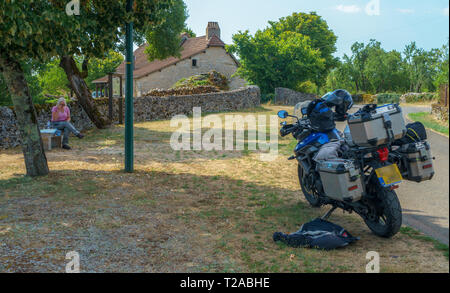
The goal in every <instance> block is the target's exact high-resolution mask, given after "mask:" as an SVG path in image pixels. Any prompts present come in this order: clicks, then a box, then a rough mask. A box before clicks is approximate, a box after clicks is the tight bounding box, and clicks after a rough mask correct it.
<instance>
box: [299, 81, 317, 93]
mask: <svg viewBox="0 0 450 293" xmlns="http://www.w3.org/2000/svg"><path fill="white" fill-rule="evenodd" d="M295 90H296V91H297V92H300V93H304V94H316V93H317V85H316V84H315V83H314V82H312V81H309V80H307V81H305V82H302V83H300V84H299V85H298V86H297V87H296V88H295Z"/></svg>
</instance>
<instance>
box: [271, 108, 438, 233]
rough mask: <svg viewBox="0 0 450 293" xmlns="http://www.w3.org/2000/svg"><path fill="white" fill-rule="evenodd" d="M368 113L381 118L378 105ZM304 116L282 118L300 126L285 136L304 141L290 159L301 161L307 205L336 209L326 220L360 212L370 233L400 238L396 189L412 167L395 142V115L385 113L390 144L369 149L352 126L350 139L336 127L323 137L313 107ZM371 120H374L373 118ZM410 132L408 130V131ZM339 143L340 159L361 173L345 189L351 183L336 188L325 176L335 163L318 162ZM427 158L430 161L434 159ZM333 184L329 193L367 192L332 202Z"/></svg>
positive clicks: (293, 126) (372, 145)
mask: <svg viewBox="0 0 450 293" xmlns="http://www.w3.org/2000/svg"><path fill="white" fill-rule="evenodd" d="M352 105H353V104H351V106H352ZM351 106H350V107H351ZM386 107H387V106H386ZM389 107H391V108H392V107H394V108H395V109H397V110H399V112H400V115H401V108H400V107H399V106H398V105H390V106H389ZM365 108H366V110H367V112H370V111H372V113H375V112H376V111H377V110H376V109H377V107H376V105H368V106H366V107H365ZM391 108H389V109H391ZM386 109H387V108H386ZM346 111H347V109H346ZM374 111H375V112H374ZM382 111H385V110H382ZM321 112H324V111H321ZM301 114H302V116H303V117H302V118H299V117H296V116H292V115H289V113H288V112H286V111H280V112H279V113H278V116H279V117H280V118H281V119H287V118H288V117H291V118H294V121H295V122H294V123H293V124H287V123H286V122H283V123H282V128H281V130H280V134H281V136H282V137H285V136H287V135H289V134H292V135H293V137H294V138H295V139H296V140H297V141H298V144H297V146H296V147H295V150H294V155H293V156H292V157H290V158H289V160H297V162H298V178H299V181H300V186H301V189H302V191H303V194H304V196H305V198H306V200H307V201H308V202H309V203H310V204H311V205H312V206H313V207H321V206H324V205H331V206H332V209H331V210H330V211H329V212H328V213H326V214H325V215H324V216H323V219H325V220H326V219H328V218H329V217H330V216H331V214H332V213H333V212H334V211H335V210H336V209H337V208H341V209H343V210H344V211H347V212H349V213H352V212H356V213H357V214H358V215H360V216H361V217H362V218H363V220H364V221H365V223H366V224H367V226H368V227H369V228H370V230H371V231H372V232H373V233H374V234H376V235H378V236H380V237H386V238H390V237H392V236H394V235H396V234H397V233H398V232H399V230H400V228H401V226H402V208H401V205H400V202H399V199H398V196H397V194H396V192H395V190H396V189H397V188H398V184H399V183H400V182H401V181H402V180H403V178H402V175H403V177H407V172H408V170H409V169H410V168H409V167H408V166H407V164H408V162H407V161H405V160H404V157H405V155H404V153H401V152H399V150H398V149H399V147H398V146H395V143H394V141H395V138H394V135H392V133H393V132H392V121H391V119H390V118H389V116H388V115H385V114H383V115H382V118H383V119H381V120H382V121H383V125H382V126H383V127H384V126H386V127H387V130H388V133H390V134H389V139H386V141H382V142H380V141H378V142H375V143H374V142H373V141H372V142H371V141H369V143H368V144H366V145H364V146H360V145H361V144H360V145H356V144H355V143H354V141H353V140H352V139H351V138H350V139H348V138H347V135H348V134H349V133H350V132H349V127H347V129H346V131H345V135H343V134H342V133H340V132H339V131H338V130H337V129H336V128H334V129H332V130H328V131H326V132H321V131H318V130H317V129H314V127H312V126H311V119H310V115H308V114H310V110H308V109H307V107H305V108H302V109H301ZM363 114H364V113H363ZM363 114H361V113H359V114H358V113H357V114H354V117H352V115H349V114H345V115H344V117H340V118H339V119H337V118H336V115H334V116H333V117H334V118H333V119H334V121H345V120H347V121H348V122H349V123H350V121H351V119H352V118H358V117H359V118H360V116H364V115H363ZM358 115H359V116H358ZM341 116H342V115H341ZM401 117H403V116H401ZM342 118H344V119H342ZM402 119H403V118H402ZM334 121H333V123H334ZM365 121H368V119H366V120H365ZM403 123H404V122H403ZM334 125H335V124H334ZM403 127H404V124H403ZM404 129H406V128H405V127H404ZM389 131H390V132H389ZM401 132H403V133H401V134H400V135H401V136H405V131H403V130H402V131H401ZM397 138H398V136H397ZM333 141H340V142H341V147H340V149H339V152H340V159H342V160H349V161H351V162H353V163H354V169H355V170H351V172H350V173H349V174H350V175H346V176H347V178H352V179H351V180H347V181H348V182H350V183H349V184H350V185H348V186H347V185H345V187H342V186H339V184H346V183H345V182H344V183H340V182H342V180H341V181H335V182H332V183H330V182H324V180H328V179H327V178H328V177H326V175H327V174H325V173H323V172H321V171H323V168H327V167H333V166H332V164H331V163H333V162H331V163H330V164H328V165H327V162H324V164H323V163H320V162H317V161H316V160H315V157H316V155H317V153H318V152H319V151H320V149H321V148H322V147H323V146H324V145H326V144H328V143H330V142H333ZM425 159H428V160H429V158H425ZM343 166H344V165H341V166H339V167H337V169H339V168H341V169H342V167H343ZM408 168H409V169H408ZM343 170H344V169H342V170H341V171H343ZM400 170H401V171H400ZM355 171H356V172H355ZM352 172H353V173H352ZM433 174H434V173H433ZM328 175H329V174H328ZM358 177H359V180H360V182H361V183H360V185H358V184H355V185H352V183H351V181H354V182H356V181H355V180H356V178H358ZM431 177H432V175H431V176H429V178H428V179H431ZM324 178H325V179H324ZM336 178H337V177H336ZM419 181H420V180H418V181H417V182H419ZM327 184H328V190H332V189H333V188H334V189H339V188H345V189H347V188H348V191H349V192H350V191H352V190H353V191H354V190H355V189H358V188H362V191H361V196H360V197H357V198H342V199H340V198H336V197H331V196H330V195H329V194H327V193H326V185H327ZM330 184H331V185H330ZM345 191H346V190H345Z"/></svg>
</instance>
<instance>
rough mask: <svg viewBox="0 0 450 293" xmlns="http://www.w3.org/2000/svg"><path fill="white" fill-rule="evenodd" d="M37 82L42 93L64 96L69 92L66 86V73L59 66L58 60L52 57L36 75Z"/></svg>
mask: <svg viewBox="0 0 450 293" xmlns="http://www.w3.org/2000/svg"><path fill="white" fill-rule="evenodd" d="M38 80H39V84H40V86H41V88H42V92H43V94H49V95H55V96H65V95H67V94H68V93H69V92H70V89H69V88H68V87H67V85H68V83H69V81H68V80H67V77H66V74H65V73H64V71H63V70H62V69H61V67H59V60H57V59H54V60H52V61H51V62H49V63H47V64H46V66H45V68H44V69H43V70H42V71H41V72H40V73H39V75H38Z"/></svg>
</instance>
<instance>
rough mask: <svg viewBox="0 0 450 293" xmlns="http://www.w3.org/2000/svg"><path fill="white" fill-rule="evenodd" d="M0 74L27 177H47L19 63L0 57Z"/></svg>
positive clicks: (26, 86) (46, 167) (37, 126)
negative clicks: (14, 121) (9, 97)
mask: <svg viewBox="0 0 450 293" xmlns="http://www.w3.org/2000/svg"><path fill="white" fill-rule="evenodd" d="M0 72H2V73H3V77H4V79H5V82H6V84H7V85H8V89H9V92H10V94H11V100H12V102H13V105H14V112H15V113H16V117H17V124H18V125H17V126H18V128H19V131H20V135H21V137H22V151H23V156H24V158H25V167H26V170H27V175H28V176H32V177H35V176H44V175H47V174H48V173H49V169H48V164H47V157H46V156H45V152H44V147H43V144H42V138H41V132H40V131H39V125H38V121H37V114H36V109H35V108H34V105H33V100H32V98H31V95H30V91H29V89H28V84H27V81H26V80H25V75H24V73H23V70H22V67H21V65H20V63H19V62H17V61H16V60H14V59H12V58H10V57H9V56H0Z"/></svg>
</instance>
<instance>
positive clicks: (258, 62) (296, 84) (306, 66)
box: [227, 13, 336, 93]
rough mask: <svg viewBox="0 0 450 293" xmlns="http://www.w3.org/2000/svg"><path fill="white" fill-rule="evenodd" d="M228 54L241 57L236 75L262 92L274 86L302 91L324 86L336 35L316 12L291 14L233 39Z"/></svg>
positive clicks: (332, 62) (237, 35) (271, 90)
mask: <svg viewBox="0 0 450 293" xmlns="http://www.w3.org/2000/svg"><path fill="white" fill-rule="evenodd" d="M233 41H234V44H233V45H230V46H228V47H227V49H228V51H229V52H231V53H235V54H237V55H238V56H239V57H240V62H241V67H240V68H239V69H238V74H240V75H241V76H242V77H244V78H246V79H247V80H248V81H249V82H251V83H254V84H257V85H258V86H259V87H260V88H261V91H262V92H263V93H271V92H273V91H274V89H275V88H276V87H288V88H291V89H297V88H301V85H302V83H304V82H306V81H311V82H312V83H314V84H316V85H323V84H324V83H325V79H326V75H327V74H328V72H329V70H330V69H331V68H332V66H334V64H335V62H336V60H335V59H334V58H333V57H332V55H331V54H332V53H333V52H334V51H335V50H336V48H335V42H336V36H335V35H334V34H333V32H332V31H331V30H329V29H328V26H327V24H326V22H325V21H324V20H323V19H322V18H321V17H320V16H318V15H316V14H315V13H311V14H305V13H294V14H293V15H292V16H289V17H286V18H281V19H280V20H279V21H278V22H270V27H268V28H267V29H265V30H263V31H261V30H259V31H257V32H256V34H255V35H254V36H251V35H250V34H249V32H248V31H245V32H239V33H238V34H235V35H234V36H233Z"/></svg>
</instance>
